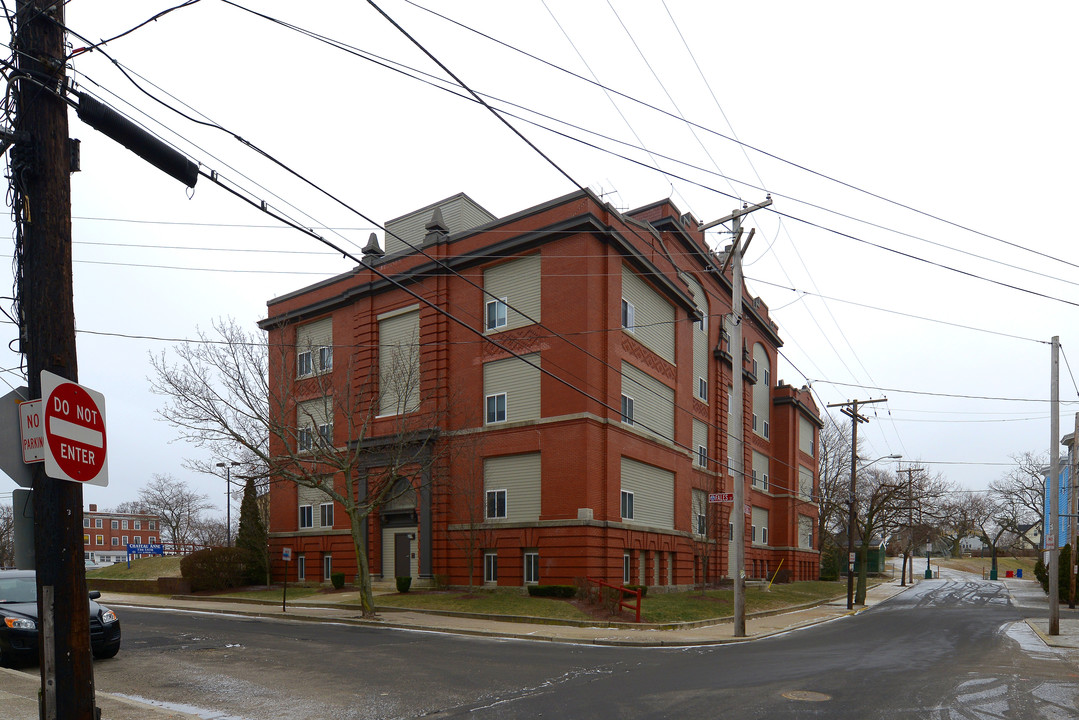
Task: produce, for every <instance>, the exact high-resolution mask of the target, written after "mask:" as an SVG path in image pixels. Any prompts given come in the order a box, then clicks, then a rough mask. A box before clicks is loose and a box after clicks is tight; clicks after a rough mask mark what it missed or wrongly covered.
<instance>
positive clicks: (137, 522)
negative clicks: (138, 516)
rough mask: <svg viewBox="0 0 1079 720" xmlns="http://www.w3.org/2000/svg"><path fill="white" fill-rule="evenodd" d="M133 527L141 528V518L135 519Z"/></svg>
mask: <svg viewBox="0 0 1079 720" xmlns="http://www.w3.org/2000/svg"><path fill="white" fill-rule="evenodd" d="M135 529H136V530H142V520H135Z"/></svg>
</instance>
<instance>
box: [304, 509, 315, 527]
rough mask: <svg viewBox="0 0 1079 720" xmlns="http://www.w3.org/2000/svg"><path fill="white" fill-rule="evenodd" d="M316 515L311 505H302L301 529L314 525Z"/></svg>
mask: <svg viewBox="0 0 1079 720" xmlns="http://www.w3.org/2000/svg"><path fill="white" fill-rule="evenodd" d="M314 526H315V523H314V517H313V513H312V510H311V506H310V505H301V506H300V529H301V530H302V529H304V528H310V527H314Z"/></svg>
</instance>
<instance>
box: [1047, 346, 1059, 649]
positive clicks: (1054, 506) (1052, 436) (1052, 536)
mask: <svg viewBox="0 0 1079 720" xmlns="http://www.w3.org/2000/svg"><path fill="white" fill-rule="evenodd" d="M1059 504H1060V338H1059V337H1058V336H1056V335H1054V336H1053V350H1052V361H1051V365H1050V380H1049V522H1048V523H1047V525H1048V526H1049V528H1048V530H1046V532H1045V549H1046V550H1047V551H1048V552H1049V634H1050V635H1059V634H1060V569H1059V568H1060V566H1059V563H1060V551H1059V548H1060V521H1059V515H1058V513H1059V512H1060V508H1059Z"/></svg>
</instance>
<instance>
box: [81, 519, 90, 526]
mask: <svg viewBox="0 0 1079 720" xmlns="http://www.w3.org/2000/svg"><path fill="white" fill-rule="evenodd" d="M82 526H83V527H86V528H88V527H90V518H83V519H82Z"/></svg>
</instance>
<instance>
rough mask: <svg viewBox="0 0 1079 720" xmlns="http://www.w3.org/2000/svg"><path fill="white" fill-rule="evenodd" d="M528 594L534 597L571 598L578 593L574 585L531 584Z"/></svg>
mask: <svg viewBox="0 0 1079 720" xmlns="http://www.w3.org/2000/svg"><path fill="white" fill-rule="evenodd" d="M528 594H529V595H530V596H532V597H553V598H571V597H573V596H574V595H576V594H577V588H576V586H574V585H529V586H528Z"/></svg>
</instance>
